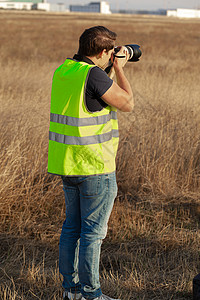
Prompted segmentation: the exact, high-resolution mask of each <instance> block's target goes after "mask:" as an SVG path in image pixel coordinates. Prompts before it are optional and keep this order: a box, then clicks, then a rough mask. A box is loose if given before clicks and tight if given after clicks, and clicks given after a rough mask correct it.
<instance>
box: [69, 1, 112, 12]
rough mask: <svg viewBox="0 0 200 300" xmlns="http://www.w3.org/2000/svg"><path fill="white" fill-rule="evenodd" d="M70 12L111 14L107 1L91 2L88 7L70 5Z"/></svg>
mask: <svg viewBox="0 0 200 300" xmlns="http://www.w3.org/2000/svg"><path fill="white" fill-rule="evenodd" d="M69 10H70V11H71V12H90V13H101V14H111V10H110V5H109V3H108V2H106V1H99V2H90V3H89V4H86V5H70V6H69Z"/></svg>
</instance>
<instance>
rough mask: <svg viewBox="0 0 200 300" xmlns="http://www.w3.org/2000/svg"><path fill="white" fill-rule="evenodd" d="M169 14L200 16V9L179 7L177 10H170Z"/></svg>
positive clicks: (186, 16) (174, 15)
mask: <svg viewBox="0 0 200 300" xmlns="http://www.w3.org/2000/svg"><path fill="white" fill-rule="evenodd" d="M167 16H168V17H177V18H200V9H186V8H177V9H176V10H168V11H167Z"/></svg>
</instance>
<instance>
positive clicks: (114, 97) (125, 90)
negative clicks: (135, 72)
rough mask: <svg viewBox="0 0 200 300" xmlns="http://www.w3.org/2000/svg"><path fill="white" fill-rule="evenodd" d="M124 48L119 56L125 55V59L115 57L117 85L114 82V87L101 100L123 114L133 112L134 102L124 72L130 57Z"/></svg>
mask: <svg viewBox="0 0 200 300" xmlns="http://www.w3.org/2000/svg"><path fill="white" fill-rule="evenodd" d="M124 48H125V47H122V48H121V50H120V51H119V52H118V53H117V56H120V55H125V58H117V57H115V60H114V62H113V69H114V71H115V75H116V79H117V83H116V82H114V81H113V84H112V86H111V87H110V88H109V89H108V90H107V91H106V92H105V94H104V95H103V96H102V97H101V98H102V99H103V101H105V102H106V103H107V104H108V105H110V106H114V107H115V108H117V109H119V110H121V111H123V112H130V111H132V110H133V107H134V101H133V93H132V89H131V86H130V83H129V82H128V79H127V78H126V76H125V74H124V70H123V67H124V65H125V64H126V62H127V60H128V57H129V55H128V53H127V51H126V50H125V49H124ZM112 74H113V73H112Z"/></svg>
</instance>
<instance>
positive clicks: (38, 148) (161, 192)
mask: <svg viewBox="0 0 200 300" xmlns="http://www.w3.org/2000/svg"><path fill="white" fill-rule="evenodd" d="M94 25H104V26H107V27H109V28H110V29H111V30H113V31H116V32H117V33H118V41H117V44H118V45H122V44H127V43H137V44H139V45H141V49H142V52H143V55H142V58H141V60H140V62H137V63H128V64H127V65H126V67H125V70H126V74H127V77H128V78H129V80H130V82H131V85H132V89H133V93H134V98H135V109H134V111H133V112H132V113H119V125H120V146H119V151H118V157H117V179H118V186H119V193H118V197H117V199H116V203H115V207H114V209H113V212H112V215H111V219H110V222H109V231H108V235H107V237H106V239H105V241H104V243H103V246H102V256H101V266H100V268H101V274H100V275H101V283H102V289H103V292H104V293H107V294H108V295H110V296H113V297H118V298H120V297H121V299H122V300H129V299H140V300H142V299H145V300H153V299H156V300H169V299H178V300H181V299H188V300H189V299H191V298H192V279H193V277H194V276H195V275H196V274H197V273H199V272H200V261H199V248H200V231H199V230H200V228H199V227H200V202H199V200H200V189H199V188H200V139H199V133H200V103H199V92H200V85H199V66H200V51H199V49H200V35H199V32H200V21H198V20H176V19H168V18H166V17H143V16H140V17H139V16H129V15H127V16H126V15H124V16H120V15H116V16H109V17H105V16H99V15H90V16H88V15H82V14H80V15H76V14H50V13H49V14H48V13H23V12H19V13H15V12H3V11H1V12H0V67H1V74H0V99H1V119H0V123H1V131H0V141H1V152H0V164H1V175H0V178H1V185H0V232H1V234H0V299H4V300H7V299H13V300H14V299H16V300H18V299H23V300H25V299H48V300H49V299H54V300H56V299H62V297H61V296H62V287H61V278H60V276H59V272H58V241H59V234H60V230H61V225H62V222H63V220H64V214H65V207H64V195H63V191H62V186H61V182H60V179H59V178H58V177H54V176H52V175H48V174H47V146H48V123H49V108H50V93H51V79H52V75H53V72H54V70H55V69H56V67H58V66H59V65H60V64H61V63H62V62H63V61H64V60H65V58H67V57H72V56H73V54H74V53H75V52H76V51H77V48H78V37H79V35H80V34H81V33H82V31H83V30H84V29H85V28H88V27H90V26H94Z"/></svg>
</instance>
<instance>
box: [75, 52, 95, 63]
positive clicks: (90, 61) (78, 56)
mask: <svg viewBox="0 0 200 300" xmlns="http://www.w3.org/2000/svg"><path fill="white" fill-rule="evenodd" d="M73 59H75V60H78V61H83V62H86V63H87V64H89V65H95V64H94V63H93V61H92V60H91V59H89V58H88V57H86V56H84V55H80V54H75V55H74V57H73Z"/></svg>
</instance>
